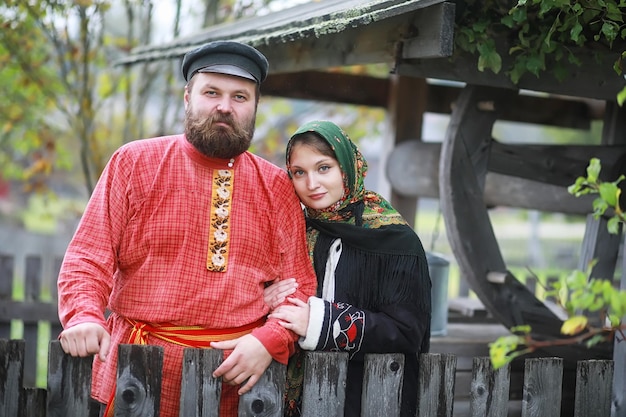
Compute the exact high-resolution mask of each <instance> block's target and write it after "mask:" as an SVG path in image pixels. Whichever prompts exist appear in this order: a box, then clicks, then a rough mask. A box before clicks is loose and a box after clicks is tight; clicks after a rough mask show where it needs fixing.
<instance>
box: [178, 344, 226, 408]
mask: <svg viewBox="0 0 626 417" xmlns="http://www.w3.org/2000/svg"><path fill="white" fill-rule="evenodd" d="M223 356H224V354H223V352H222V351H221V350H217V349H194V348H187V349H185V351H184V353H183V376H182V383H181V389H180V415H181V416H186V417H218V416H219V413H220V396H221V395H222V379H221V378H213V375H212V373H213V370H214V369H215V368H217V367H218V366H219V365H220V364H221V363H222V360H223Z"/></svg>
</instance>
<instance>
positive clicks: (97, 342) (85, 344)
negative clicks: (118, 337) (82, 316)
mask: <svg viewBox="0 0 626 417" xmlns="http://www.w3.org/2000/svg"><path fill="white" fill-rule="evenodd" d="M60 339H61V347H62V348H63V351H64V352H65V353H69V354H70V355H72V356H80V357H85V356H90V355H96V354H97V355H98V358H99V359H100V360H101V361H103V362H104V361H105V360H106V357H107V355H108V354H109V349H110V348H111V335H110V334H109V332H108V331H107V330H106V329H105V328H104V327H102V326H101V325H99V324H96V323H81V324H77V325H76V326H72V327H70V328H69V329H65V330H63V332H61V337H60Z"/></svg>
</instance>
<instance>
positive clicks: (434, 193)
mask: <svg viewBox="0 0 626 417" xmlns="http://www.w3.org/2000/svg"><path fill="white" fill-rule="evenodd" d="M440 155H441V144H440V143H436V142H420V141H417V140H414V141H407V142H404V143H402V144H400V145H398V146H397V147H396V148H395V149H394V150H393V151H392V152H391V154H390V155H389V159H388V161H387V164H386V166H387V171H386V174H387V179H388V180H389V181H390V183H391V186H392V187H393V189H394V190H395V191H396V192H398V193H400V194H402V195H405V196H407V197H408V196H415V197H426V198H439V188H440V187H439V180H438V178H439V168H440V167H439V160H440ZM623 155H626V146H618V145H615V146H580V145H579V146H573V145H570V146H564V145H507V144H501V143H498V142H495V141H494V142H493V144H492V145H491V151H490V155H489V161H488V162H487V170H488V172H487V174H486V178H485V184H484V194H483V200H484V203H485V206H486V207H495V206H507V207H518V208H525V209H531V210H539V211H546V212H556V213H567V214H580V215H585V214H588V213H589V212H590V211H591V210H592V200H593V198H594V196H591V195H589V196H584V197H579V198H577V197H574V196H573V195H571V194H569V193H568V192H567V186H569V185H571V184H573V183H574V181H575V180H576V177H578V176H582V175H584V174H585V169H586V167H587V164H588V162H589V159H591V158H592V157H599V158H600V159H601V160H602V161H603V168H605V169H603V171H602V173H601V175H602V176H604V174H605V173H606V175H613V174H610V173H612V172H615V171H616V169H617V167H616V166H615V165H616V164H617V165H618V164H620V161H621V158H622V157H623ZM619 168H620V169H621V170H622V171H623V170H626V166H624V165H620V167H619ZM605 179H607V178H605ZM614 179H615V178H610V180H614Z"/></svg>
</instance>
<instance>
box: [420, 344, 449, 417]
mask: <svg viewBox="0 0 626 417" xmlns="http://www.w3.org/2000/svg"><path fill="white" fill-rule="evenodd" d="M419 361H420V371H419V383H418V385H419V395H418V397H417V410H418V411H417V417H434V416H436V417H452V408H453V406H454V383H455V377H456V356H455V355H448V354H444V355H440V354H436V353H430V354H422V355H420V357H419Z"/></svg>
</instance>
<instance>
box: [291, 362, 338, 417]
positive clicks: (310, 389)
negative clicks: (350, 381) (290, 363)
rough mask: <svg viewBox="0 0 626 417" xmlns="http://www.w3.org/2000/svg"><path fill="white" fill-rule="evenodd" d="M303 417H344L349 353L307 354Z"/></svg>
mask: <svg viewBox="0 0 626 417" xmlns="http://www.w3.org/2000/svg"><path fill="white" fill-rule="evenodd" d="M303 356H304V381H307V384H305V385H304V386H303V388H302V417H317V416H328V417H343V410H344V406H345V402H346V379H347V377H348V353H346V352H305V353H304V355H303Z"/></svg>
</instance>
